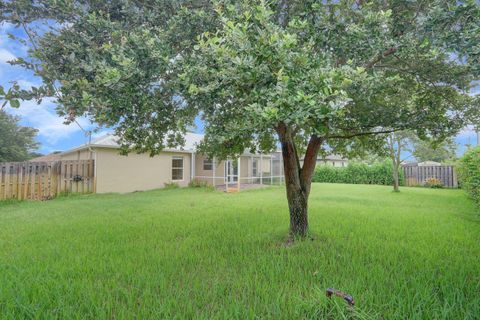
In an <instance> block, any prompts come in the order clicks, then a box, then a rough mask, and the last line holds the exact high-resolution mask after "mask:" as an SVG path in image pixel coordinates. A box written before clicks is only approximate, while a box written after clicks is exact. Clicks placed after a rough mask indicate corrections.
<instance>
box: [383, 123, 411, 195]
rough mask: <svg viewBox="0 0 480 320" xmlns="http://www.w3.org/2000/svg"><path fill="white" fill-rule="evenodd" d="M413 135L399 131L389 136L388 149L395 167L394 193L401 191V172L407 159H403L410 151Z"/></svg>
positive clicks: (387, 140)
mask: <svg viewBox="0 0 480 320" xmlns="http://www.w3.org/2000/svg"><path fill="white" fill-rule="evenodd" d="M411 138H412V134H411V133H409V132H408V131H397V132H392V133H390V134H389V135H387V138H386V142H387V143H386V148H387V152H388V156H389V157H390V160H391V161H392V167H393V191H395V192H399V191H400V181H399V170H400V166H401V164H402V162H403V161H404V160H405V158H402V157H403V156H404V155H403V153H404V152H405V151H408V150H409V149H408V147H409V141H410V139H411Z"/></svg>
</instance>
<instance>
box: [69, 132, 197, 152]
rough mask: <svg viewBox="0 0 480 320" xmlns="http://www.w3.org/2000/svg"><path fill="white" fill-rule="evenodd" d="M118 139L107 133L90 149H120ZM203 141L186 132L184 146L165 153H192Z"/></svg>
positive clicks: (77, 148) (93, 142)
mask: <svg viewBox="0 0 480 320" xmlns="http://www.w3.org/2000/svg"><path fill="white" fill-rule="evenodd" d="M118 140H119V139H118V137H117V136H116V135H114V134H112V133H107V134H106V135H103V136H100V137H98V138H96V139H93V140H92V142H91V143H90V147H106V148H120V144H119V143H118ZM202 140H203V134H199V133H193V132H187V133H186V134H185V145H184V146H183V147H179V148H175V149H165V151H187V152H194V151H195V150H196V146H197V144H198V143H200V142H201V141H202ZM88 147H89V145H88V144H83V145H81V146H78V147H76V148H73V149H71V150H67V151H65V152H63V153H69V152H72V151H77V150H81V149H85V148H88Z"/></svg>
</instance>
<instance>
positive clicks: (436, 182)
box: [423, 178, 443, 189]
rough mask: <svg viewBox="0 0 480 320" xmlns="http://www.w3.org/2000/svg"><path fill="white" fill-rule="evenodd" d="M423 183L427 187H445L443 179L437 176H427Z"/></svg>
mask: <svg viewBox="0 0 480 320" xmlns="http://www.w3.org/2000/svg"><path fill="white" fill-rule="evenodd" d="M423 185H424V186H425V187H427V188H432V189H442V188H443V183H442V181H441V180H440V179H437V178H427V179H426V180H425V183H424V184H423Z"/></svg>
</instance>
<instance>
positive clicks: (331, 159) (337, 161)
mask: <svg viewBox="0 0 480 320" xmlns="http://www.w3.org/2000/svg"><path fill="white" fill-rule="evenodd" d="M317 165H326V166H332V167H346V166H347V165H348V159H346V158H344V157H342V156H340V155H338V154H331V155H328V156H318V158H317Z"/></svg>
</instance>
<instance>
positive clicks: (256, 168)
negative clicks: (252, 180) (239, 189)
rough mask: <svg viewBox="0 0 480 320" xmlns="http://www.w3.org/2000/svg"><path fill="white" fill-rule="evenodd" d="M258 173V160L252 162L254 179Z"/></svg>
mask: <svg viewBox="0 0 480 320" xmlns="http://www.w3.org/2000/svg"><path fill="white" fill-rule="evenodd" d="M257 173H258V160H257V159H253V162H252V176H254V177H256V176H257Z"/></svg>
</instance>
